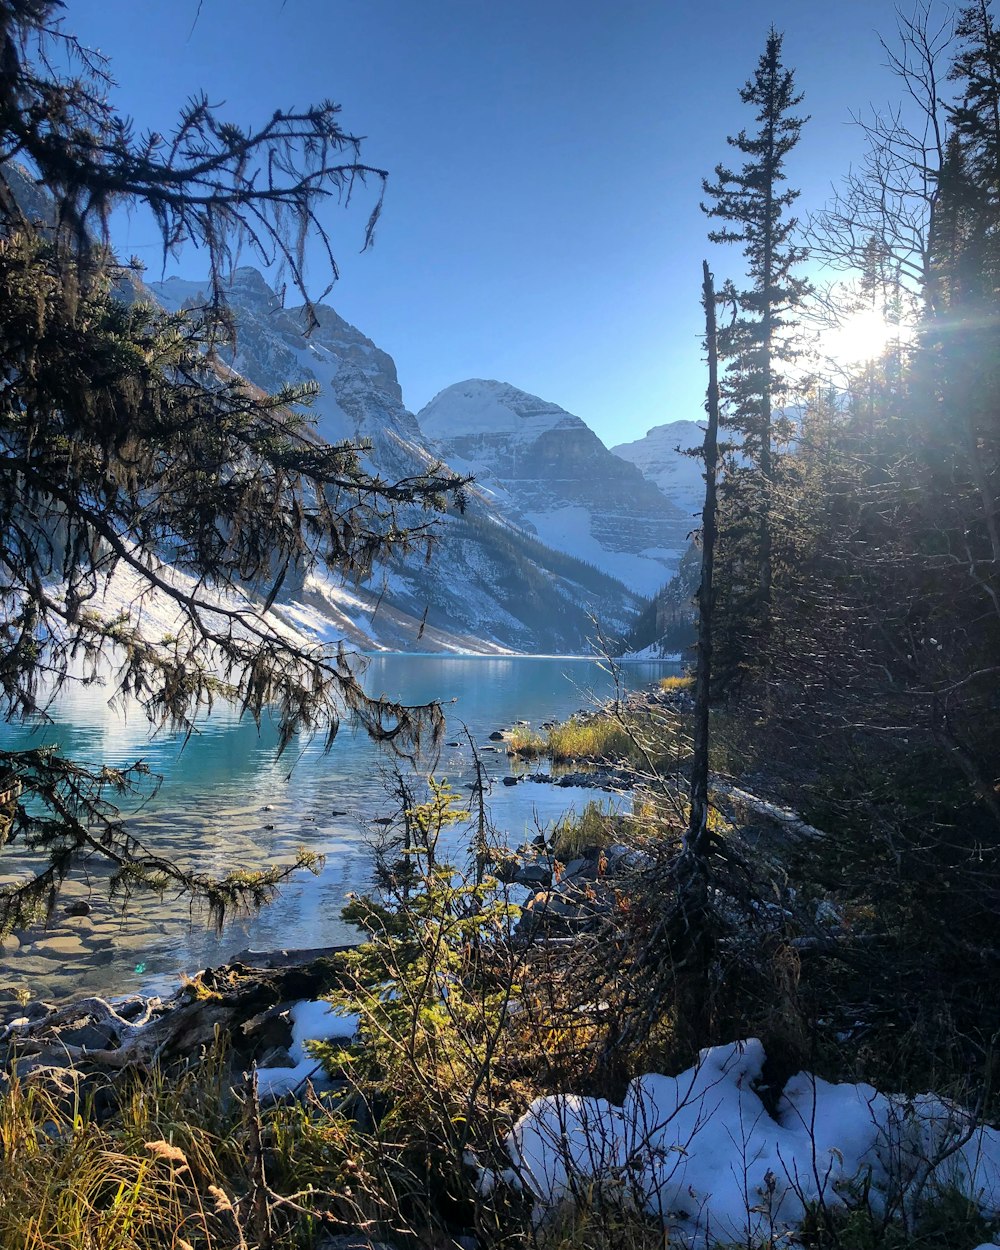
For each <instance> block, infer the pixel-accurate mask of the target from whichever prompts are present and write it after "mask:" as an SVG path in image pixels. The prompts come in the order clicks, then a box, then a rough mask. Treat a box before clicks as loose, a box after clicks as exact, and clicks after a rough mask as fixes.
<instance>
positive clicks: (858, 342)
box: [819, 308, 912, 369]
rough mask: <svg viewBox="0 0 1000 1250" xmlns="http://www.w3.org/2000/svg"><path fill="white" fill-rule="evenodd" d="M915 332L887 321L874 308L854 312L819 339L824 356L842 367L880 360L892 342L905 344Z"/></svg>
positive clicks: (820, 350) (820, 349)
mask: <svg viewBox="0 0 1000 1250" xmlns="http://www.w3.org/2000/svg"><path fill="white" fill-rule="evenodd" d="M911 337H912V331H911V330H910V329H909V328H908V327H907V326H903V325H900V324H898V323H893V322H890V321H886V319H885V317H884V316H883V315H882V313H880V312H878V311H877V309H874V308H863V309H861V310H860V311H859V312H855V313H851V314H850V315H849V316H847V317H845V318H844V319H843V321H841V322H840V324H839V325H835V326H831V327H830V329H828V330H824V331H823V332H822V334H821V335H820V339H819V352H820V355H821V356H822V357H823V358H824V359H826V360H829V361H832V362H833V363H834V364H836V365H839V366H840V367H841V368H845V369H846V368H850V367H851V366H856V365H863V364H865V363H866V362H868V361H870V360H877V359H878V358H879V357H880V356H881V355H882V354H883V353H884V352H885V350H886V348H888V347H889V346H890V344H892V343H905V342H907V341H908V340H909V339H910V338H911Z"/></svg>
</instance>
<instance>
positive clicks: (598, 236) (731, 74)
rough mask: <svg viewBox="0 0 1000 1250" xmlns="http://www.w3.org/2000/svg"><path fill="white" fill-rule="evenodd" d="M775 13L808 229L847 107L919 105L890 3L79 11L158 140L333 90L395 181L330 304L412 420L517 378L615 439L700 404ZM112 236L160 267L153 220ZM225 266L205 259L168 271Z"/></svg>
mask: <svg viewBox="0 0 1000 1250" xmlns="http://www.w3.org/2000/svg"><path fill="white" fill-rule="evenodd" d="M904 3H905V0H904ZM941 7H942V11H943V8H944V6H941ZM772 23H773V24H774V25H775V27H776V28H777V29H778V30H779V31H782V32H783V34H784V61H785V63H786V65H788V66H789V67H791V68H793V69H794V70H795V75H796V85H797V87H798V88H799V89H800V90H801V91H803V92H804V93H805V97H806V99H805V101H804V103H803V105H802V106H801V109H800V110H799V111H802V112H806V113H808V114H809V115H810V117H811V120H810V121H809V124H808V125H807V127H806V128H805V130H804V131H803V137H802V140H801V142H800V144H799V146H798V148H797V149H796V150H795V151H794V152H793V153H792V155H791V157H790V158H789V161H788V174H789V183H790V185H791V186H793V187H798V188H799V189H800V190H801V192H802V194H801V198H800V200H799V201H798V204H797V205H796V210H797V212H798V213H799V215H800V216H805V215H807V214H808V213H809V212H812V211H816V210H818V209H820V208H821V207H822V205H823V204H824V202H825V201H826V200H827V199H828V198H829V196H830V195H831V193H832V189H833V187H834V186H835V185H836V184H837V183H838V182H839V181H840V179H841V178H842V177H843V176H844V174H845V173H846V172H847V170H848V168H849V167H850V165H851V164H852V162H854V163H857V162H858V160H859V159H860V157H861V155H862V152H863V143H862V135H861V133H860V130H859V128H858V127H857V125H855V124H853V122H852V115H854V116H857V115H858V114H864V113H866V112H868V111H870V108H871V106H872V105H877V106H884V105H886V104H889V103H892V102H893V101H894V100H896V99H897V98H898V94H899V92H898V85H897V83H896V81H895V80H894V79H893V77H892V75H891V74H890V73H889V71H888V70H887V69H886V68H885V61H886V54H885V51H884V50H883V49H882V48H881V47H880V45H879V41H878V33H882V34H883V35H885V36H887V37H889V38H890V39H891V38H892V37H893V35H894V32H895V27H896V15H895V6H894V3H893V2H892V0H839V2H838V3H837V4H835V5H834V4H829V3H821V2H820V0H771V2H770V3H766V4H765V3H757V2H756V0H700V2H699V0H201V2H200V4H199V0H70V3H69V5H68V8H67V15H66V21H65V27H66V29H67V30H70V31H72V33H74V34H75V35H76V36H77V37H78V38H79V39H80V40H81V42H83V43H85V44H86V45H88V46H90V47H91V48H96V49H99V50H100V51H101V52H103V53H104V54H105V55H106V56H107V57H108V58H109V59H110V68H111V72H112V74H113V76H114V78H115V79H116V80H117V84H118V86H117V88H116V89H115V91H114V92H113V99H114V100H115V102H116V108H117V111H118V112H119V113H121V114H129V115H131V116H132V117H133V118H134V119H135V120H136V122H137V124H138V126H139V127H140V128H141V129H147V128H154V129H158V130H162V131H169V130H170V128H171V125H172V123H173V121H174V120H175V119H176V116H177V111H178V109H179V107H180V106H181V105H182V104H183V103H184V102H185V101H186V100H187V99H188V98H189V97H190V96H191V95H192V94H193V93H195V92H198V91H200V90H204V91H206V92H207V94H208V96H209V98H210V100H211V101H212V102H213V103H215V104H218V105H220V110H219V111H220V114H221V115H222V116H223V117H225V118H228V119H231V120H233V121H235V122H237V123H239V124H241V125H245V126H249V125H252V124H254V123H255V122H260V121H261V120H263V119H266V118H267V117H269V116H270V115H271V114H272V113H273V111H274V110H275V109H276V108H279V107H280V108H286V109H287V108H290V107H292V106H304V105H306V104H309V103H313V102H318V101H319V100H322V99H327V98H329V99H333V100H336V101H337V102H338V103H339V104H340V105H341V106H342V109H343V112H342V120H343V124H344V127H345V129H348V130H350V131H352V132H353V133H355V134H358V135H361V136H365V142H364V145H363V149H362V156H363V159H364V160H365V161H367V162H368V163H370V164H372V165H375V166H379V167H384V168H386V169H388V171H389V182H388V188H387V192H386V199H385V207H384V211H383V215H382V220H381V222H380V224H379V227H378V231H377V235H376V241H375V245H374V247H373V248H371V249H369V250H368V251H366V252H364V253H361V251H360V249H361V244H362V242H363V232H364V223H365V220H366V216H367V211H368V210H369V209H370V207H371V204H372V199H371V197H370V196H369V197H368V198H366V197H365V195H364V194H361V195H360V196H359V198H358V200H357V202H356V203H355V204H354V205H352V206H351V207H350V208H349V209H347V210H344V209H342V208H338V207H336V206H333V207H331V208H330V210H329V212H330V217H329V221H328V224H329V228H330V233H331V235H332V238H333V242H334V250H335V253H336V256H337V259H338V262H339V264H340V269H341V278H340V281H339V282H338V283H337V285H336V287H335V288H334V291H333V292H332V294H331V295H330V297H329V298H328V300H327V302H328V303H331V304H332V305H333V306H334V307H335V308H336V309H337V311H338V312H339V313H340V314H341V316H343V317H345V318H346V319H347V320H348V321H350V322H352V323H353V324H354V325H356V326H358V328H359V329H361V330H362V331H363V332H364V333H365V334H367V335H368V336H369V337H370V338H372V339H373V340H374V341H375V342H376V343H377V344H378V345H379V346H380V347H382V348H384V349H385V350H386V351H387V352H389V353H390V355H392V356H393V358H394V359H395V361H396V365H397V369H398V372H399V379H400V383H401V385H402V388H403V396H404V400H405V402H406V404H407V406H408V407H409V408H410V409H411V410H413V411H419V409H420V408H421V407H423V405H424V404H426V403H427V402H428V401H429V400H430V399H431V398H432V397H433V396H434V395H435V394H436V393H437V392H438V391H440V390H442V389H443V388H444V387H446V386H449V385H451V384H452V383H455V382H460V381H463V380H465V379H466V378H471V377H483V378H496V379H499V380H501V381H505V382H510V383H512V384H514V385H515V386H519V387H521V388H522V389H524V390H526V391H530V392H532V393H534V394H537V395H540V396H542V397H543V398H545V399H547V400H550V401H553V402H555V403H557V404H560V405H562V407H564V408H566V409H568V410H569V411H570V412H573V413H576V414H577V415H578V416H581V417H583V419H584V420H585V421H586V422H587V423H588V424H589V425H590V426H591V428H592V429H594V430H595V431H596V432H597V433H598V434H599V435H600V437H601V438H602V439H603V440H604V442H605V443H606V444H608V445H609V446H611V445H614V444H616V443H619V442H627V441H631V440H632V439H636V438H640V437H642V435H643V434H644V433H645V431H646V430H647V429H649V428H650V427H651V426H654V425H657V424H661V423H663V422H665V421H671V420H678V419H690V418H692V417H695V418H696V417H699V416H700V415H701V412H702V404H703V398H704V387H705V367H704V364H703V361H702V358H701V341H700V338H699V332H700V329H701V326H702V313H701V308H700V304H699V299H700V287H701V262H702V259H703V258H706V259H708V260H709V261H710V263H711V264H712V267H713V270H714V271H715V273H716V276H717V279H718V280H719V281H721V279H722V278H724V277H726V276H733V277H736V278H739V276H740V275H741V273H742V258H741V256H740V254H739V249H738V248H736V247H728V248H727V247H719V246H714V247H713V246H712V245H710V244H708V242H707V240H706V229H707V222H706V219H705V218H704V216H703V215H702V214H701V212H700V211H699V201H700V199H701V198H702V197H701V190H700V183H701V179H702V177H705V176H710V175H711V174H712V171H713V168H714V166H715V165H716V163H717V162H719V161H720V160H721V161H728V160H730V158H731V156H735V157H738V154H736V153H732V151H731V149H729V148H727V145H726V136H727V135H729V134H734V133H736V132H737V131H738V130H739V129H740V128H741V127H743V126H748V127H751V128H752V126H753V116H752V110H751V109H750V108H749V107H748V106H746V105H744V104H742V103H741V101H740V99H739V88H740V87H741V86H742V85H743V83H744V82H745V81H746V79H747V78H748V77H749V76H750V75H751V74H752V72H753V70H754V68H755V66H756V63H757V60H758V58H759V56H760V54H761V52H762V51H763V47H764V42H765V39H766V35H767V30H768V27H769V25H770V24H772ZM115 238H116V244H117V246H118V248H119V251H120V252H122V253H123V254H133V253H134V254H136V255H138V256H140V257H141V258H142V259H144V260H145V261H147V263H148V265H149V270H148V275H147V276H148V277H149V278H150V279H158V278H160V277H161V276H162V267H161V260H160V255H159V251H158V248H157V247H156V245H155V243H154V242H153V241H152V238H151V236H150V234H149V232H148V227H147V226H146V225H145V223H144V222H143V221H142V220H141V219H139V218H138V217H136V218H133V219H132V221H131V222H126V221H118V222H117V223H116V225H115ZM244 260H245V262H246V263H254V258H253V256H252V255H249V254H248V255H246V256H245V258H244ZM204 272H205V261H204V256H203V254H201V253H199V252H198V251H196V250H194V249H191V248H189V249H187V250H186V251H185V252H184V253H183V254H182V255H181V256H180V257H179V258H178V259H177V260H175V261H171V262H169V264H168V268H167V270H166V274H167V276H169V275H170V274H173V273H179V274H181V275H182V276H184V277H190V278H198V277H201V276H203V275H204ZM313 279H314V287H315V288H318V289H321V288H322V285H323V279H324V274H323V273H322V271H321V270H319V269H318V268H317V269H316V270H315V271H314V273H313Z"/></svg>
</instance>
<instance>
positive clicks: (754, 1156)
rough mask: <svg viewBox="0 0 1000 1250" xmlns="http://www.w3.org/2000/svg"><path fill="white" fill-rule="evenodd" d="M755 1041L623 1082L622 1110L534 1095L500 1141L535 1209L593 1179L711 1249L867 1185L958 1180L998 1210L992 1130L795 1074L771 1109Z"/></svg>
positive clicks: (924, 1103) (935, 1109) (874, 1196)
mask: <svg viewBox="0 0 1000 1250" xmlns="http://www.w3.org/2000/svg"><path fill="white" fill-rule="evenodd" d="M764 1060H765V1055H764V1048H763V1046H762V1045H761V1043H760V1042H759V1041H757V1039H756V1038H751V1039H749V1040H747V1041H743V1042H734V1043H732V1044H731V1045H728V1046H715V1047H712V1048H711V1049H708V1050H703V1051H702V1052H701V1055H700V1058H699V1062H698V1063H697V1064H696V1065H695V1066H694V1067H692V1068H690V1069H688V1070H687V1071H686V1072H682V1073H681V1074H680V1076H677V1077H668V1076H660V1075H656V1074H649V1075H646V1076H642V1077H639V1078H637V1079H636V1080H634V1081H633V1082H632V1083H631V1084H630V1086H629V1088H628V1091H627V1093H626V1096H625V1100H624V1102H623V1104H622V1106H621V1107H617V1106H614V1105H613V1104H611V1103H609V1102H606V1101H605V1100H603V1099H600V1098H581V1097H578V1096H577V1095H574V1094H558V1095H552V1096H549V1097H546V1098H538V1099H536V1100H535V1101H534V1102H533V1103H532V1104H531V1106H530V1107H529V1108H528V1110H527V1112H526V1113H525V1114H524V1115H523V1116H522V1117H521V1119H520V1120H518V1122H517V1123H516V1124H515V1126H514V1128H513V1130H512V1132H511V1133H510V1135H509V1137H508V1139H507V1149H508V1152H509V1154H510V1157H511V1159H512V1160H513V1162H514V1165H515V1167H516V1169H517V1170H518V1173H519V1175H520V1178H521V1181H522V1182H523V1184H524V1185H525V1186H526V1187H527V1188H528V1189H529V1190H530V1192H531V1193H532V1194H533V1195H534V1197H535V1199H536V1201H537V1209H538V1214H539V1216H540V1217H543V1216H544V1213H545V1211H546V1209H548V1208H550V1207H553V1206H555V1205H557V1204H558V1203H559V1202H561V1201H562V1200H564V1199H565V1198H567V1197H572V1196H573V1195H574V1194H579V1193H581V1192H582V1191H583V1189H585V1188H588V1187H592V1186H594V1185H597V1186H599V1187H602V1188H604V1187H606V1188H607V1192H608V1193H609V1195H610V1194H614V1195H617V1196H618V1197H619V1198H621V1199H623V1200H624V1201H626V1202H630V1203H634V1204H635V1205H636V1206H638V1207H640V1208H642V1209H644V1210H645V1211H646V1212H648V1213H649V1214H650V1215H653V1216H655V1217H657V1218H659V1219H661V1220H662V1221H663V1224H664V1227H665V1228H666V1229H668V1230H669V1234H670V1239H671V1243H672V1244H673V1243H674V1241H675V1239H676V1242H677V1244H682V1245H684V1246H687V1247H690V1248H691V1250H708V1248H709V1247H711V1246H714V1245H716V1244H718V1243H723V1244H728V1243H732V1242H737V1243H739V1244H741V1245H747V1244H751V1243H752V1244H756V1243H757V1241H758V1240H766V1239H767V1238H769V1237H774V1236H776V1235H781V1234H784V1233H791V1232H794V1230H795V1229H796V1228H797V1227H798V1226H799V1225H800V1224H801V1222H802V1220H803V1217H804V1215H805V1208H806V1206H807V1205H808V1204H813V1203H820V1202H822V1203H825V1204H826V1205H827V1206H828V1207H843V1206H845V1205H847V1204H849V1203H850V1202H851V1201H852V1199H853V1198H854V1197H855V1196H856V1195H857V1194H858V1193H859V1192H861V1189H862V1188H867V1190H868V1195H869V1201H870V1202H872V1203H873V1204H874V1206H875V1208H876V1210H877V1211H878V1210H884V1209H886V1207H887V1206H889V1205H890V1204H891V1203H892V1201H893V1200H894V1198H895V1196H897V1195H898V1196H899V1197H900V1199H901V1201H902V1202H903V1204H904V1206H906V1205H909V1206H910V1207H912V1205H913V1204H914V1203H915V1201H916V1199H917V1198H918V1197H919V1196H924V1197H931V1196H932V1195H933V1194H934V1193H935V1191H938V1190H943V1189H947V1188H949V1187H951V1186H957V1187H958V1188H959V1189H961V1190H962V1191H963V1192H964V1193H966V1194H967V1195H969V1196H970V1197H972V1198H973V1199H974V1200H975V1201H976V1202H977V1203H978V1205H979V1207H980V1209H981V1210H982V1212H983V1214H984V1215H985V1216H986V1217H987V1218H998V1217H1000V1132H997V1131H996V1130H994V1129H990V1128H983V1127H979V1126H977V1125H976V1124H975V1123H974V1122H973V1120H972V1119H971V1117H970V1116H969V1115H968V1113H967V1112H965V1111H963V1110H962V1109H961V1108H960V1107H958V1106H957V1105H955V1104H954V1103H951V1102H948V1101H947V1100H945V1099H942V1098H939V1097H937V1096H936V1095H933V1094H923V1095H921V1096H919V1097H917V1098H912V1099H910V1098H905V1097H903V1096H902V1095H898V1094H881V1093H879V1092H878V1091H876V1090H875V1089H873V1088H872V1087H871V1086H870V1085H864V1084H857V1085H851V1084H830V1083H828V1082H826V1081H823V1080H821V1079H820V1078H818V1077H815V1076H812V1075H810V1074H809V1073H805V1072H803V1073H800V1074H799V1075H798V1076H796V1077H793V1078H792V1080H791V1081H789V1082H788V1084H787V1086H786V1087H785V1091H784V1093H783V1094H782V1097H781V1099H780V1101H779V1104H778V1109H777V1116H776V1118H772V1117H771V1116H770V1115H769V1114H768V1112H767V1110H766V1108H765V1107H764V1104H763V1103H762V1101H761V1099H760V1097H759V1095H758V1094H757V1092H756V1089H757V1082H759V1081H760V1079H761V1074H762V1070H763V1065H764Z"/></svg>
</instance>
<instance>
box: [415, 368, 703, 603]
mask: <svg viewBox="0 0 1000 1250" xmlns="http://www.w3.org/2000/svg"><path fill="white" fill-rule="evenodd" d="M417 421H418V423H419V425H420V429H421V431H422V432H423V434H424V436H425V437H426V438H427V440H428V441H429V442H430V444H431V446H432V447H433V448H434V450H435V451H436V452H437V453H438V454H439V455H440V456H441V457H442V459H444V460H447V462H448V463H449V464H451V465H452V466H453V467H454V468H456V469H457V470H459V471H460V472H468V473H473V474H474V475H475V477H476V481H477V483H478V485H479V486H480V488H481V489H482V490H484V491H486V492H488V493H489V495H490V497H491V498H492V499H494V500H495V501H497V502H498V503H499V504H500V505H501V506H503V507H504V509H505V510H506V511H507V513H508V514H509V515H510V516H511V517H512V518H513V519H514V520H515V521H516V522H517V523H518V524H519V525H521V526H522V527H523V528H524V529H525V530H527V531H528V532H530V533H532V534H534V535H536V536H537V537H538V539H539V540H540V541H541V542H543V543H545V544H547V545H549V546H552V547H556V548H558V549H560V550H563V551H567V552H571V553H572V554H573V555H575V556H577V557H578V558H580V559H581V560H585V561H587V562H589V563H591V564H593V565H595V566H596V567H597V568H599V569H601V570H602V571H604V572H605V573H608V574H610V575H612V576H615V577H618V578H620V579H621V580H622V581H623V582H625V583H626V585H628V586H629V587H630V588H631V589H632V590H634V591H636V592H637V593H639V594H642V595H650V594H652V593H653V592H654V591H655V590H656V589H657V588H658V587H660V586H661V585H662V584H663V583H664V582H665V581H667V580H668V578H669V577H670V576H671V575H672V574H673V572H674V571H675V570H676V568H677V564H678V561H679V559H680V555H681V553H682V552H683V550H684V548H685V546H686V537H687V533H688V530H689V529H690V528H691V526H690V525H689V524H688V522H687V518H686V517H685V515H684V513H683V511H682V509H681V508H679V507H678V506H677V505H676V504H675V503H674V502H673V501H672V500H671V499H669V498H668V497H667V496H666V495H665V494H664V493H663V491H661V490H660V489H659V488H658V487H657V486H656V485H654V484H653V483H652V482H650V481H648V480H647V479H646V478H644V477H643V475H642V473H641V472H640V471H639V470H638V469H636V468H635V467H634V466H633V465H631V464H628V463H627V462H626V461H624V460H623V459H621V458H620V457H618V456H615V455H612V454H611V452H609V451H608V449H607V448H606V447H605V446H604V444H603V443H602V442H601V440H600V439H599V438H598V437H597V435H596V434H594V433H593V431H592V430H591V429H590V428H589V427H588V426H587V425H586V424H585V423H584V422H583V421H581V420H580V418H579V417H576V416H573V415H572V413H569V412H566V411H565V410H564V409H562V408H560V407H558V405H556V404H552V403H549V402H547V401H546V400H544V399H539V398H538V396H536V395H529V394H528V393H527V392H525V391H521V390H518V389H517V387H515V386H510V385H509V384H507V383H505V382H493V381H484V380H482V379H471V380H469V381H466V382H459V383H457V384H456V385H454V386H450V387H448V388H447V389H446V390H444V391H442V392H441V393H440V394H439V395H437V396H435V398H434V399H432V400H431V402H430V403H429V404H428V405H427V406H426V407H425V408H424V409H423V410H422V411H421V412H420V413H418V415H417Z"/></svg>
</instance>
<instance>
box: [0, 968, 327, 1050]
mask: <svg viewBox="0 0 1000 1250" xmlns="http://www.w3.org/2000/svg"><path fill="white" fill-rule="evenodd" d="M346 949H349V948H347V947H329V948H316V949H313V950H309V951H280V952H274V953H271V954H260V955H258V954H257V953H255V952H253V953H251V952H246V954H247V955H252V957H253V959H254V964H255V965H256V966H249V965H247V964H244V963H241V962H234V963H232V964H228V965H226V966H225V967H223V968H217V969H206V970H205V971H203V972H200V973H198V974H197V975H196V976H195V977H192V978H191V979H190V980H189V981H187V982H186V983H185V984H184V985H183V986H182V987H181V989H180V990H178V992H177V993H176V994H175V995H174V996H173V997H172V998H170V999H168V1000H167V1001H166V1002H162V1001H161V1000H160V999H158V998H144V997H142V996H140V995H133V996H131V997H129V998H126V999H120V1000H116V1001H115V1002H111V1001H109V1000H108V999H104V998H96V997H94V998H85V999H81V1000H79V1001H77V1002H75V1003H70V1004H67V1005H63V1006H59V1007H56V1008H54V1009H52V1010H50V1011H48V1012H45V1013H43V1014H41V1015H39V1014H37V1013H36V1014H35V1015H34V1017H33V1018H32V1017H31V1016H28V1015H22V1016H19V1017H17V1018H15V1019H13V1020H10V1021H9V1022H8V1023H7V1024H6V1025H5V1026H4V1027H3V1029H2V1031H0V1062H2V1060H3V1054H2V1044H3V1043H6V1045H7V1056H6V1067H7V1068H8V1069H12V1068H14V1067H15V1066H16V1065H17V1064H18V1062H19V1061H23V1060H26V1059H29V1060H30V1059H31V1058H32V1057H37V1056H44V1065H47V1066H49V1067H51V1066H56V1067H57V1066H60V1065H62V1066H65V1067H68V1066H70V1065H86V1066H87V1067H89V1068H91V1069H94V1068H96V1069H102V1068H103V1069H111V1070H115V1069H121V1068H125V1067H130V1066H137V1067H148V1066H150V1065H151V1064H154V1063H157V1062H165V1063H169V1062H174V1061H177V1060H186V1059H190V1058H194V1057H195V1056H197V1055H198V1054H199V1053H200V1051H201V1050H202V1048H203V1047H205V1046H207V1045H210V1044H211V1043H212V1042H213V1041H214V1040H215V1038H216V1036H217V1035H218V1033H219V1032H220V1031H223V1032H225V1033H227V1034H228V1035H229V1037H230V1039H231V1045H232V1049H233V1053H234V1057H235V1058H236V1059H237V1061H238V1062H243V1063H246V1064H249V1063H250V1062H251V1061H252V1060H255V1059H258V1058H260V1057H261V1055H262V1054H265V1053H267V1052H268V1051H273V1050H274V1049H275V1047H276V1046H277V1047H280V1046H282V1045H284V1046H287V1044H288V1042H289V1040H290V1037H291V1029H290V1025H289V1022H288V1017H287V1014H286V1013H285V1011H284V1010H283V1009H284V1008H285V1007H287V1006H290V1005H291V1004H292V1003H294V1002H297V1001H299V1000H301V999H304V998H309V999H315V998H318V997H319V996H320V995H322V994H324V993H326V992H327V991H329V990H331V989H333V988H335V987H336V985H337V984H338V982H339V979H340V970H339V967H338V962H337V961H338V956H339V955H340V954H341V953H342V952H343V951H344V950H346ZM301 957H305V958H304V959H302V958H301ZM22 1066H23V1065H22Z"/></svg>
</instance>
